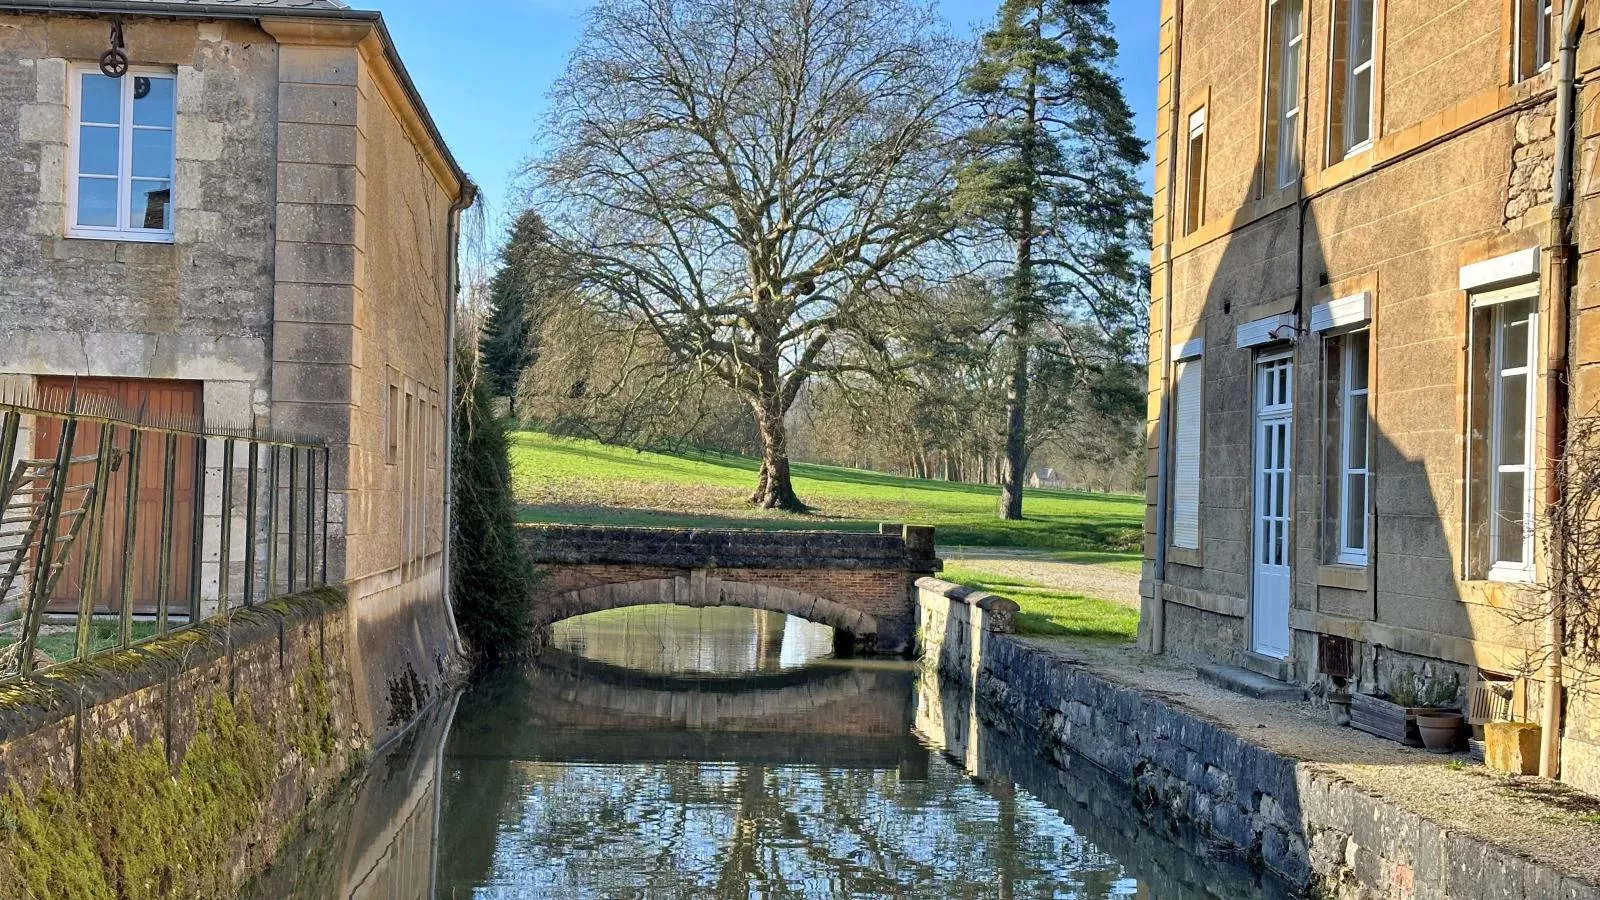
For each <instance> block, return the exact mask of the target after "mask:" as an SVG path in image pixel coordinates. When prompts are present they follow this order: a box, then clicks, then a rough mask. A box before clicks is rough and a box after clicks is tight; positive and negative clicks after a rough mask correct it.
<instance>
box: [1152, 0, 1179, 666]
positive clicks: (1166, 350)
mask: <svg viewBox="0 0 1600 900" xmlns="http://www.w3.org/2000/svg"><path fill="white" fill-rule="evenodd" d="M1172 3H1173V11H1172V76H1171V77H1172V87H1171V89H1170V93H1169V95H1168V96H1169V100H1170V102H1169V103H1168V104H1167V107H1168V109H1167V210H1166V217H1167V232H1166V235H1165V238H1166V239H1165V240H1163V241H1162V242H1161V282H1162V297H1161V340H1162V342H1163V346H1162V347H1161V404H1160V406H1159V407H1158V409H1157V413H1156V414H1157V415H1158V416H1159V417H1160V421H1159V423H1158V427H1157V428H1156V558H1155V571H1154V573H1153V578H1152V581H1153V582H1154V583H1153V584H1152V585H1151V586H1150V592H1151V594H1153V595H1154V596H1152V597H1151V601H1150V610H1149V612H1150V627H1149V629H1148V630H1147V631H1146V634H1147V635H1148V638H1149V648H1148V649H1149V651H1150V652H1151V653H1163V652H1165V651H1166V648H1167V601H1166V598H1165V596H1164V594H1165V593H1166V585H1167V541H1168V539H1169V538H1168V534H1167V529H1168V528H1169V527H1170V526H1169V525H1168V520H1167V506H1168V504H1169V499H1168V498H1169V496H1170V494H1171V492H1172V488H1171V484H1172V463H1171V457H1172V452H1171V447H1172V235H1173V233H1174V229H1175V228H1177V227H1178V226H1177V219H1176V216H1177V201H1176V200H1175V199H1174V192H1175V191H1176V190H1177V188H1178V126H1179V124H1180V123H1181V119H1182V105H1183V99H1182V98H1183V95H1182V91H1181V90H1180V87H1181V85H1182V81H1181V80H1180V78H1179V73H1180V72H1181V71H1182V69H1181V67H1180V66H1179V65H1178V62H1179V57H1180V56H1181V55H1182V54H1183V0H1172Z"/></svg>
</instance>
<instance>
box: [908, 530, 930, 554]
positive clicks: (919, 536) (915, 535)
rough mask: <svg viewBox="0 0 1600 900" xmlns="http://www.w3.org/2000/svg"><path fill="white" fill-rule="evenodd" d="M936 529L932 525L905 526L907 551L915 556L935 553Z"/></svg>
mask: <svg viewBox="0 0 1600 900" xmlns="http://www.w3.org/2000/svg"><path fill="white" fill-rule="evenodd" d="M933 535H934V530H933V527H932V526H930V525H907V526H906V527H905V538H906V552H908V553H910V554H912V555H913V556H932V555H933Z"/></svg>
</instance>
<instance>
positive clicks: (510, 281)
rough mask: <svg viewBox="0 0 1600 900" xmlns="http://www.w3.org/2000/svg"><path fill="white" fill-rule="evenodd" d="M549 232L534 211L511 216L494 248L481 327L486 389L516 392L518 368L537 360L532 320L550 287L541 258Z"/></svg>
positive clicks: (500, 393)
mask: <svg viewBox="0 0 1600 900" xmlns="http://www.w3.org/2000/svg"><path fill="white" fill-rule="evenodd" d="M549 246H550V232H549V229H547V228H546V227H545V224H544V220H543V219H541V218H540V217H539V214H538V213H537V212H535V211H534V210H531V209H530V210H528V211H526V212H524V213H523V214H522V215H520V216H518V217H517V221H516V223H515V224H513V225H512V226H511V234H510V235H509V236H508V238H507V240H506V245H505V247H503V248H501V250H500V269H499V271H497V272H496V273H495V275H494V278H493V279H492V280H491V281H490V282H489V320H488V322H487V323H486V324H485V326H484V329H483V343H482V352H483V369H484V375H485V377H486V378H487V379H488V387H489V390H490V391H491V392H492V393H493V394H494V395H495V396H499V397H506V396H511V395H513V394H515V393H516V389H517V379H518V378H520V377H521V375H522V371H523V370H524V369H526V368H527V367H529V366H531V365H533V363H534V361H535V360H536V359H538V344H537V334H538V332H537V329H536V328H535V327H534V326H535V319H536V316H537V314H538V311H539V310H540V308H541V307H542V305H543V303H544V301H545V300H546V299H547V296H546V295H547V294H548V291H549V289H550V287H551V285H550V284H549V283H548V282H549V274H550V273H549V272H548V271H546V267H545V266H543V265H541V263H542V261H543V260H544V259H546V258H547V253H548V248H549Z"/></svg>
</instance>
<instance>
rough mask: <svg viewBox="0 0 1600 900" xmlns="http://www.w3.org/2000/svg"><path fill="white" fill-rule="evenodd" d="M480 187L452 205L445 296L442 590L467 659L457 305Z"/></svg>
mask: <svg viewBox="0 0 1600 900" xmlns="http://www.w3.org/2000/svg"><path fill="white" fill-rule="evenodd" d="M477 199H478V187H477V185H475V184H473V183H472V182H470V181H465V180H463V182H462V185H461V196H459V197H457V198H456V201H455V202H454V203H452V204H450V239H449V241H448V243H447V244H446V246H447V247H448V248H449V251H450V258H449V262H448V264H447V266H448V269H447V275H446V278H445V297H444V321H445V327H444V340H445V409H447V410H449V413H448V415H447V416H446V417H445V427H444V464H443V466H442V468H443V470H444V479H443V480H444V564H443V566H442V567H441V572H442V573H443V574H442V577H441V581H442V585H441V587H442V590H441V592H440V596H441V597H442V598H443V599H444V619H445V621H446V622H448V623H450V639H451V641H452V642H453V643H454V644H455V648H456V655H457V656H462V657H464V656H466V653H467V648H466V645H464V644H462V643H461V629H460V628H458V627H457V626H456V609H455V598H454V597H453V596H452V591H451V584H452V582H453V581H454V574H453V572H452V570H451V557H452V556H453V555H454V554H453V553H452V552H451V549H452V547H453V545H454V544H455V530H456V519H455V495H456V490H455V488H456V478H455V469H456V467H455V458H456V453H455V449H456V304H457V303H458V302H459V300H460V297H461V214H462V213H464V212H466V211H467V210H468V209H469V208H471V206H472V204H473V203H475V202H477Z"/></svg>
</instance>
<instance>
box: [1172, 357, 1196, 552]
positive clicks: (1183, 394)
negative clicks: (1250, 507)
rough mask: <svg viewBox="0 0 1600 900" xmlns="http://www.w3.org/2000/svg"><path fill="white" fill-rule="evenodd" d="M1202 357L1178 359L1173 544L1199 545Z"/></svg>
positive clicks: (1174, 449)
mask: <svg viewBox="0 0 1600 900" xmlns="http://www.w3.org/2000/svg"><path fill="white" fill-rule="evenodd" d="M1201 372H1202V369H1201V364H1200V360H1198V359H1195V360H1189V361H1187V362H1181V363H1178V378H1177V391H1176V396H1175V397H1174V402H1175V404H1176V406H1177V410H1176V413H1175V421H1174V423H1173V424H1174V436H1173V468H1172V546H1174V547H1180V548H1183V549H1186V550H1198V549H1200V423H1201V421H1202V420H1203V418H1204V416H1203V413H1204V410H1202V409H1201V390H1200V383H1201Z"/></svg>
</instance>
